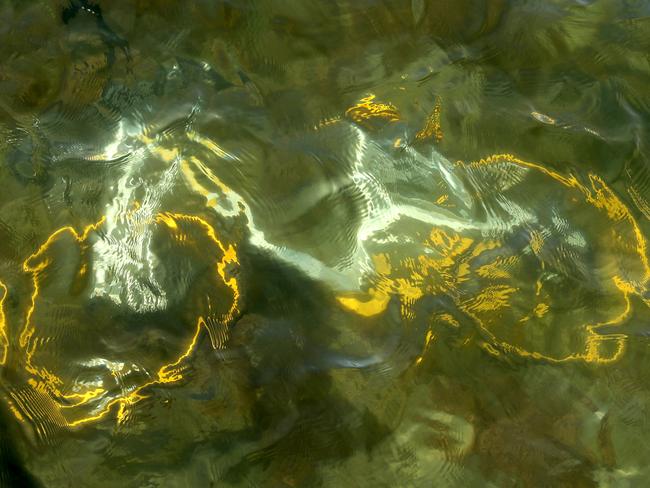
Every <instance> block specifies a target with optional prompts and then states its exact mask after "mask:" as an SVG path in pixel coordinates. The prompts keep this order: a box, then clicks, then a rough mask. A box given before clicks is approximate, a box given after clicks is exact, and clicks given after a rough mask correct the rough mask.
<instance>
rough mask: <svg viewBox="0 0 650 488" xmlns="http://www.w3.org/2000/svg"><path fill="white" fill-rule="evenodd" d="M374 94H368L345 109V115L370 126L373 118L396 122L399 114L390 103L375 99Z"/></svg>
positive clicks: (358, 122) (367, 126)
mask: <svg viewBox="0 0 650 488" xmlns="http://www.w3.org/2000/svg"><path fill="white" fill-rule="evenodd" d="M375 98H376V96H375V95H368V96H367V97H364V98H362V99H361V100H359V102H358V103H357V104H356V105H354V106H352V107H350V108H349V109H347V110H346V111H345V115H346V116H347V117H349V118H350V119H351V120H353V121H354V122H356V123H357V124H359V125H362V126H364V127H366V128H372V123H371V122H372V121H373V119H379V120H383V121H386V122H397V121H398V120H400V114H399V111H398V110H397V108H396V107H395V106H394V105H393V104H392V103H390V102H389V103H381V102H376V101H375Z"/></svg>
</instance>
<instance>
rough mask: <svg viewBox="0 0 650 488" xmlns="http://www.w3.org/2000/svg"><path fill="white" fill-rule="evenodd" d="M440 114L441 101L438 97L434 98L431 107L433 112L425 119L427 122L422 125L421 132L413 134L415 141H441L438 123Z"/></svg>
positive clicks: (440, 128)
mask: <svg viewBox="0 0 650 488" xmlns="http://www.w3.org/2000/svg"><path fill="white" fill-rule="evenodd" d="M441 112H442V100H441V99H440V97H436V103H435V105H434V107H433V111H432V112H431V114H430V115H429V116H428V117H427V120H426V122H425V124H424V127H423V128H422V130H419V131H418V132H417V133H416V134H415V140H416V141H424V140H427V139H431V138H434V139H435V141H436V142H440V141H442V138H443V133H442V125H441V122H440V114H441Z"/></svg>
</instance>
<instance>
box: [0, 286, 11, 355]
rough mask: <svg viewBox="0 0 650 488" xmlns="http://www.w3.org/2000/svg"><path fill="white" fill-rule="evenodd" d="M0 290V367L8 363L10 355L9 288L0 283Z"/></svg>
mask: <svg viewBox="0 0 650 488" xmlns="http://www.w3.org/2000/svg"><path fill="white" fill-rule="evenodd" d="M0 290H1V291H2V298H0V366H2V365H4V364H5V363H6V362H7V355H8V354H9V336H8V335H7V320H6V318H5V300H6V299H7V293H8V290H7V287H6V285H5V284H4V283H3V282H2V281H0Z"/></svg>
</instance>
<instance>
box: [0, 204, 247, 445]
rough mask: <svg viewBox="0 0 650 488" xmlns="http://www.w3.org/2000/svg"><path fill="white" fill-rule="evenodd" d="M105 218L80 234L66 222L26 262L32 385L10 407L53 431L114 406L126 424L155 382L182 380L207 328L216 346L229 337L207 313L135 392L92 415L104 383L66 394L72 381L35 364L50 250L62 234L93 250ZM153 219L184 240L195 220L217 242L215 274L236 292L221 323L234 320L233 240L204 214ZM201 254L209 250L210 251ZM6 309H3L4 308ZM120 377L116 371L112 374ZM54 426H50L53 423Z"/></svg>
mask: <svg viewBox="0 0 650 488" xmlns="http://www.w3.org/2000/svg"><path fill="white" fill-rule="evenodd" d="M104 221H105V218H104V217H102V218H101V219H100V220H99V221H98V222H96V223H93V224H90V225H88V226H86V227H84V229H83V230H82V231H81V232H77V231H76V230H75V229H74V228H73V227H70V226H66V227H62V228H60V229H57V230H56V231H54V232H53V233H52V234H51V235H50V236H49V237H48V239H47V240H46V241H45V242H44V243H43V244H42V245H41V246H40V247H39V248H38V249H37V250H36V251H35V252H34V253H33V254H31V255H30V256H29V257H28V258H27V259H26V260H25V261H24V263H23V271H24V272H26V273H29V274H31V277H32V285H33V292H32V295H31V303H30V306H29V309H28V310H27V314H26V319H25V326H24V328H23V330H22V332H21V334H20V340H19V344H20V347H21V349H22V351H23V353H24V368H25V370H26V371H27V372H28V373H29V375H30V378H29V379H28V381H27V384H28V387H29V388H23V389H21V390H16V391H13V392H11V394H10V396H11V400H10V402H9V406H10V409H11V411H12V412H13V413H14V415H15V416H16V418H17V419H18V420H21V421H22V420H24V417H27V418H28V419H29V420H30V421H31V422H32V424H33V425H35V426H36V429H37V430H38V429H41V430H42V429H46V430H47V429H51V428H52V426H53V425H54V426H59V427H75V426H78V425H82V424H87V423H89V422H94V421H97V420H100V419H102V418H104V417H106V416H107V415H108V414H109V413H110V412H111V411H112V410H114V407H116V408H117V412H116V418H117V421H118V422H123V421H125V419H126V418H127V417H128V415H129V409H130V408H131V407H132V406H133V405H135V404H136V403H137V402H139V401H140V400H142V399H144V398H146V396H147V395H146V394H145V389H146V388H148V387H150V386H153V385H162V384H170V383H175V382H178V381H180V380H181V379H182V378H183V368H184V363H185V362H186V360H187V359H189V358H190V357H191V355H192V353H193V351H194V350H195V348H196V345H197V342H198V339H199V336H200V334H201V331H202V329H205V330H206V331H207V333H208V335H209V337H210V340H211V342H212V345H213V347H215V348H217V347H222V346H223V344H224V342H225V340H226V339H227V337H226V336H224V334H223V333H221V334H219V333H218V331H215V330H214V326H210V325H208V324H207V323H206V320H205V318H204V317H202V316H199V317H197V319H196V324H195V327H194V331H193V334H192V337H191V339H190V341H189V342H188V344H187V345H186V346H185V347H184V348H183V350H182V351H181V352H180V354H179V355H178V356H176V357H175V358H174V359H173V360H172V361H170V362H169V363H167V364H163V365H162V366H160V368H159V369H158V370H157V372H156V373H155V374H154V375H153V377H152V379H151V380H150V381H147V382H145V383H142V384H140V385H138V386H137V387H135V388H134V389H132V390H131V391H130V392H122V394H121V395H119V396H117V397H116V398H113V399H111V400H110V401H109V402H108V403H106V404H105V405H104V406H103V407H102V408H101V409H99V411H94V412H93V413H91V414H80V413H79V412H80V408H79V407H83V406H86V407H88V406H92V405H90V402H92V401H93V400H98V399H100V398H101V396H102V395H104V394H107V391H106V390H105V389H104V388H102V387H97V388H89V389H87V390H86V391H82V392H75V393H67V394H66V393H64V391H65V390H67V389H68V387H69V385H67V384H66V382H65V381H64V379H62V378H61V377H60V376H58V375H57V374H55V373H54V372H52V371H50V370H49V369H48V368H46V367H44V366H42V365H38V364H36V361H35V356H36V354H37V352H38V351H39V349H40V348H43V347H46V346H47V340H46V339H45V340H44V339H43V338H36V337H35V332H36V329H37V327H38V324H36V323H35V322H34V318H33V317H34V311H35V309H36V306H37V300H38V299H39V295H40V294H41V289H42V279H43V277H44V274H45V270H46V268H47V267H48V266H50V265H52V264H53V263H52V261H51V259H50V258H48V257H46V256H47V251H48V249H49V248H50V246H52V244H54V243H55V242H56V241H57V240H58V239H59V238H61V237H62V236H64V235H68V236H71V237H72V238H73V240H74V242H76V243H77V244H78V246H79V248H80V250H81V251H82V252H84V251H86V250H88V249H89V248H90V247H91V246H92V243H89V242H88V239H89V237H90V235H91V233H92V232H94V231H97V230H98V229H99V228H100V227H101V225H102V224H103V223H104ZM154 222H156V223H158V224H162V225H164V226H165V227H166V228H167V229H168V231H169V232H170V233H171V235H172V237H174V238H177V239H179V240H183V239H185V237H184V236H183V235H182V231H181V229H180V224H182V223H184V224H190V225H192V226H193V228H197V229H200V231H201V233H202V235H204V236H205V237H207V238H208V239H209V240H210V241H211V243H212V244H213V245H214V249H213V251H214V250H216V251H217V253H218V254H220V255H221V259H219V260H218V261H217V262H216V264H215V268H214V276H215V277H216V278H217V279H218V280H219V281H220V282H221V283H222V284H223V285H225V286H226V287H227V288H228V289H229V290H230V292H231V294H232V299H231V304H230V307H229V308H228V310H227V311H226V312H225V313H224V314H223V315H222V316H220V317H219V322H221V323H223V324H226V325H227V324H229V323H230V322H231V321H232V320H233V318H234V317H235V315H236V314H237V313H238V312H239V301H240V289H239V283H238V281H237V279H236V278H235V277H234V276H229V270H228V266H237V265H239V257H238V255H237V252H236V249H235V247H234V246H233V245H232V244H229V245H225V244H224V243H223V242H222V241H221V240H220V239H219V237H218V236H217V234H216V232H215V230H214V228H213V227H212V226H211V225H210V224H209V223H208V222H207V221H205V220H204V219H202V218H201V217H197V216H193V215H187V214H181V213H169V212H167V213H159V214H158V215H156V217H155V219H154ZM202 252H209V251H208V250H205V251H202ZM86 270H87V265H85V264H83V265H81V266H80V271H79V273H80V274H83V273H85V272H86ZM2 288H3V291H4V294H3V297H2V302H0V305H2V303H3V302H4V299H5V297H6V294H7V293H6V287H5V286H4V284H2ZM1 309H2V308H1V307H0V310H1ZM0 319H1V320H2V321H1V322H0V325H2V327H1V328H0V333H1V334H2V335H1V336H0V337H2V341H3V342H2V343H3V344H5V343H6V342H7V340H6V324H5V321H4V313H2V315H0ZM3 350H4V353H3V358H4V359H6V347H4V348H3ZM112 373H113V374H114V375H115V372H112ZM48 425H49V427H48ZM39 433H40V435H41V436H42V437H47V435H48V432H46V431H45V430H42V431H40V432H39Z"/></svg>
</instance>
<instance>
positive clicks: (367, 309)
mask: <svg viewBox="0 0 650 488" xmlns="http://www.w3.org/2000/svg"><path fill="white" fill-rule="evenodd" d="M503 162H506V163H509V164H512V165H516V166H518V167H520V168H527V169H529V170H532V171H535V172H539V173H542V174H544V175H546V176H548V177H551V178H552V179H553V180H555V181H556V182H558V183H560V184H561V185H562V186H564V187H565V188H567V189H571V190H575V191H577V192H578V195H582V198H583V201H584V203H586V204H587V205H588V206H590V207H591V208H594V209H596V210H597V211H598V212H599V214H600V215H602V216H603V217H604V218H605V219H606V220H607V221H608V222H609V224H610V230H611V232H612V233H613V239H612V242H615V243H616V244H617V245H621V246H623V247H624V248H625V249H630V250H631V251H632V253H633V255H635V256H636V263H637V264H636V265H633V266H629V270H630V272H629V273H618V274H615V275H613V276H612V277H610V278H608V280H609V281H608V282H606V283H604V284H603V286H605V287H606V288H607V290H609V291H608V293H611V294H614V296H616V295H615V294H618V295H617V296H618V297H619V298H618V303H620V307H621V308H620V309H619V310H616V308H612V310H611V314H612V315H611V318H609V319H606V320H604V321H602V322H599V323H583V324H578V323H576V324H575V325H574V327H573V331H574V332H576V331H577V332H578V333H580V334H582V337H583V338H584V339H583V340H584V342H583V344H584V346H583V348H582V349H581V350H577V351H575V352H571V353H569V354H563V355H553V354H550V353H549V352H542V351H539V350H529V349H528V348H525V347H522V346H521V345H519V344H516V343H511V341H507V340H504V339H503V338H501V337H498V335H497V334H496V333H495V332H494V331H493V330H492V329H493V326H492V324H499V325H500V326H502V325H503V320H504V317H505V315H504V313H505V312H508V314H510V315H509V316H514V317H516V316H517V314H518V313H519V312H516V311H515V304H514V299H515V297H517V296H519V294H520V293H521V292H522V291H523V290H520V289H519V288H518V287H515V286H512V285H511V284H509V282H512V277H513V272H514V271H515V270H516V269H517V266H519V264H520V262H521V259H522V257H521V256H519V255H515V254H510V255H507V254H506V255H504V254H503V253H501V254H497V255H496V256H494V255H489V254H486V253H487V252H489V251H492V250H499V249H503V243H502V242H500V241H498V240H495V239H480V238H479V239H478V240H477V239H476V238H473V237H469V236H465V235H461V234H459V233H457V232H454V231H451V230H449V229H446V228H437V227H434V228H433V229H431V231H430V234H429V236H428V237H427V238H426V239H425V240H424V241H423V242H422V244H423V245H424V247H425V248H426V249H427V253H425V254H419V255H415V256H407V257H402V258H391V256H390V255H389V254H386V253H383V254H379V255H376V256H374V259H373V260H374V275H373V276H371V277H370V286H369V287H368V289H367V291H366V292H364V293H357V294H355V295H353V296H350V295H341V296H339V297H338V301H339V303H340V304H341V305H342V306H343V307H344V308H345V309H347V310H349V311H351V312H353V313H356V314H358V315H361V316H364V317H371V316H374V315H379V314H380V313H382V312H383V311H384V310H385V308H386V304H387V303H388V302H389V300H390V298H391V297H392V296H395V297H398V298H399V300H400V302H401V311H402V318H403V319H404V320H407V321H408V320H412V319H413V318H414V317H415V315H414V309H413V306H412V305H413V304H414V303H415V302H416V301H417V300H418V299H419V298H420V297H422V296H424V295H436V294H444V295H446V296H449V297H451V298H452V299H453V300H454V302H455V304H456V306H457V307H458V309H459V310H460V311H462V312H463V313H464V314H466V315H467V316H469V317H471V318H473V319H474V321H475V323H476V324H477V325H478V327H479V328H480V329H481V330H482V333H483V336H484V338H485V340H484V342H483V343H482V347H483V348H484V349H485V350H486V351H487V352H488V353H490V354H493V355H501V354H503V353H509V354H516V355H519V356H522V357H527V358H532V359H538V360H545V361H549V362H565V361H584V362H587V363H594V364H604V363H611V362H613V361H616V360H618V359H619V358H620V357H621V355H622V354H623V353H624V351H625V345H626V336H625V335H623V334H613V333H611V332H605V333H599V330H601V329H603V328H604V327H605V326H607V327H611V326H617V325H621V324H623V323H624V322H625V320H627V319H628V318H629V316H630V313H631V302H630V296H631V295H633V294H635V295H638V296H641V297H643V294H644V292H645V290H646V289H647V283H648V280H649V278H650V268H649V267H648V257H647V244H646V241H645V238H644V237H643V234H642V232H641V230H640V228H639V226H638V224H637V222H636V220H635V219H634V217H633V216H632V214H631V213H630V211H629V209H628V208H627V206H625V204H623V202H622V201H621V200H620V199H619V198H618V197H617V196H616V195H615V193H614V192H613V191H612V190H611V189H610V188H609V187H608V186H607V185H606V184H605V182H604V181H603V180H602V179H601V178H600V177H598V176H596V175H593V174H591V175H589V176H588V179H587V181H588V183H581V182H580V181H579V180H578V179H577V178H576V177H575V176H573V175H562V174H560V173H557V172H555V171H552V170H550V169H547V168H545V167H542V166H540V165H537V164H534V163H529V162H526V161H522V160H520V159H518V158H516V157H514V156H512V155H509V154H498V155H494V156H490V157H488V158H486V159H482V160H480V161H477V162H472V163H469V164H465V163H462V162H458V163H457V166H459V167H460V168H461V169H465V168H477V167H482V166H490V165H493V164H502V163H503ZM574 201H576V200H575V199H574ZM620 223H622V224H624V225H625V226H626V227H625V229H627V232H628V234H625V233H621V232H619V231H618V230H616V228H615V225H616V224H620ZM605 241H607V240H606V239H605ZM607 244H610V242H609V241H607ZM544 245H545V236H544V235H543V234H542V233H541V232H538V231H531V232H530V234H529V243H528V249H530V251H532V254H533V256H535V257H536V259H537V262H538V266H539V269H540V271H541V272H542V273H543V272H545V269H546V263H545V260H544V253H543V248H544ZM484 256H488V257H487V259H486V258H485V257H484ZM475 263H481V264H475ZM630 274H633V275H634V276H629V275H630ZM481 279H482V280H487V283H486V284H484V285H482V286H481V287H480V289H479V290H478V291H468V289H467V288H464V283H467V282H471V283H477V282H478V283H481V281H480V280H481ZM543 287H544V285H543V283H542V281H541V280H540V279H538V280H537V281H536V282H535V283H534V290H533V291H534V296H535V299H534V300H533V303H530V300H529V299H526V300H524V302H525V303H527V304H529V305H528V306H530V312H529V313H528V314H521V315H519V317H520V318H519V319H516V320H513V321H512V323H511V324H510V327H512V328H515V327H524V326H525V327H540V326H544V325H542V323H541V322H539V321H541V320H546V319H547V317H550V314H551V312H552V310H553V303H552V302H549V301H548V300H549V298H550V297H549V296H548V293H546V292H544V291H543ZM531 293H532V291H531ZM520 302H521V300H520ZM517 306H518V307H521V306H522V305H521V303H519V305H517ZM533 318H534V319H536V322H535V325H530V324H532V322H529V321H530V320H531V319H533ZM549 320H557V318H556V317H551V319H549ZM442 322H444V323H447V324H449V325H451V326H453V327H457V326H458V322H457V321H456V320H455V319H454V318H453V317H452V318H451V320H443V321H442ZM523 324H528V325H523ZM566 326H568V324H567V325H566ZM515 337H516V336H515ZM429 343H430V334H429V333H428V334H427V337H426V338H425V344H424V346H423V352H422V354H424V352H425V351H426V350H427V349H428V347H429ZM422 354H421V355H420V356H419V357H418V358H417V359H416V363H417V364H419V363H420V362H421V361H422Z"/></svg>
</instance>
